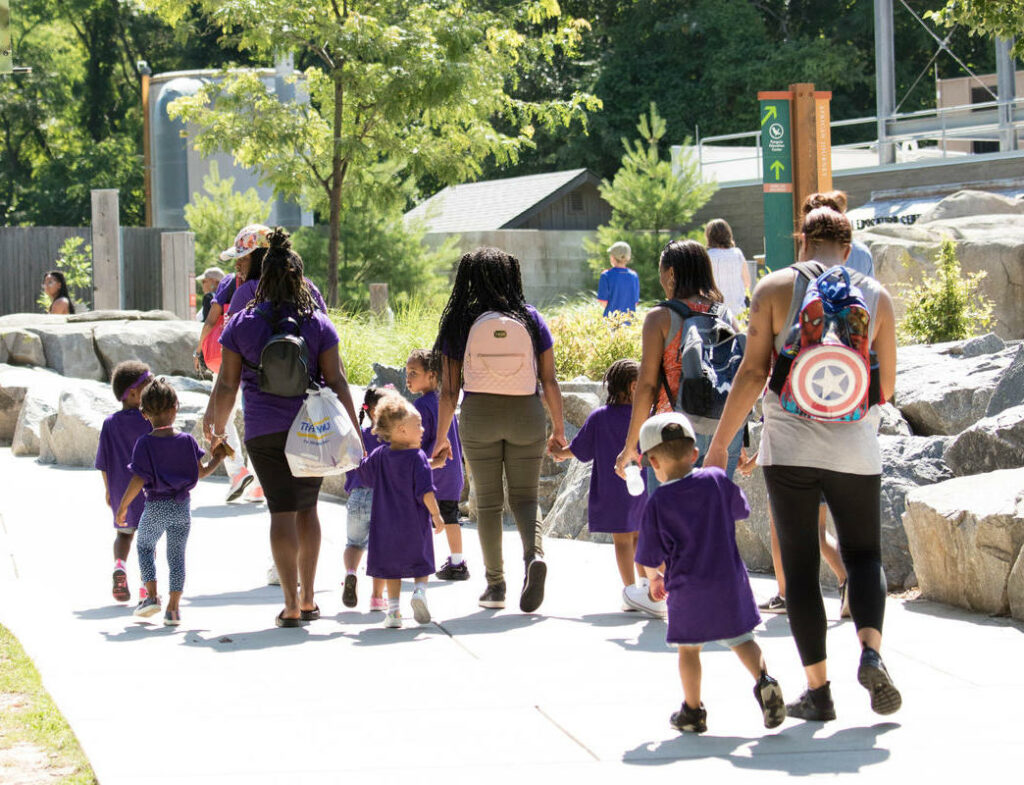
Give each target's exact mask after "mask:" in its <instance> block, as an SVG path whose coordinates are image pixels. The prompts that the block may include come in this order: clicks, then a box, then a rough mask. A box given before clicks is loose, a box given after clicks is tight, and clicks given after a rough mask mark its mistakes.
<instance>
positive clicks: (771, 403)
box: [704, 207, 901, 720]
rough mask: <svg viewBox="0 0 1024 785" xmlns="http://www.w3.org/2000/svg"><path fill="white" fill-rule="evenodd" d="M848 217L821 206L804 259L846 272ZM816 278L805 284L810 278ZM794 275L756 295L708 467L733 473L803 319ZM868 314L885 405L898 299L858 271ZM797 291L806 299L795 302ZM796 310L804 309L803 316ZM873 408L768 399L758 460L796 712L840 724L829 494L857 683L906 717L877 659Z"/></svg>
mask: <svg viewBox="0 0 1024 785" xmlns="http://www.w3.org/2000/svg"><path fill="white" fill-rule="evenodd" d="M852 234H853V233H852V230H851V227H850V221H849V219H847V218H846V216H845V215H843V214H841V213H839V212H837V211H835V210H833V209H831V208H829V207H820V208H817V209H815V210H812V211H811V212H810V213H808V214H807V215H806V216H805V218H804V222H803V227H802V230H801V253H800V258H801V260H802V261H816V262H818V263H820V264H821V265H823V266H824V267H833V266H836V265H841V264H843V263H844V262H845V261H846V259H847V258H848V256H849V254H850V244H851V240H852ZM805 280H806V279H804V281H805ZM804 281H801V275H800V273H799V272H798V271H797V270H794V269H793V268H787V269H784V270H779V271H776V272H773V273H771V274H770V275H768V276H766V277H765V278H764V279H762V280H761V281H760V283H758V285H757V288H756V289H755V290H754V295H753V299H752V302H751V306H750V326H749V329H748V332H747V350H746V353H745V355H744V357H743V363H742V365H741V366H740V369H739V371H738V372H737V374H736V378H735V380H734V382H733V387H732V390H731V392H730V393H729V398H728V401H727V403H726V406H725V411H724V412H723V414H722V419H721V421H720V423H719V426H718V430H717V431H716V432H715V435H714V437H713V438H712V440H711V445H710V447H709V449H708V454H707V457H706V458H705V460H704V464H705V465H706V466H719V467H724V466H725V465H726V445H728V443H729V442H730V440H731V439H732V437H733V436H734V434H735V433H736V431H737V430H739V428H740V427H741V426H742V424H743V419H744V417H745V414H746V412H748V411H750V408H751V406H753V404H754V402H755V401H756V400H757V398H758V396H760V394H761V391H762V390H764V388H765V383H766V382H767V381H768V377H769V373H770V372H771V370H772V365H773V362H774V359H775V357H776V356H777V354H778V352H779V351H780V350H781V348H782V344H783V342H784V341H785V336H786V334H787V333H788V332H789V329H790V327H791V325H792V324H793V320H794V319H795V318H796V315H797V313H798V311H799V303H796V300H797V299H798V298H800V299H802V291H805V287H804V286H803V283H804ZM852 282H853V284H854V285H855V286H857V287H858V288H859V289H860V291H861V293H862V294H863V299H864V301H865V303H866V305H867V309H868V312H869V314H870V325H869V331H870V332H869V335H870V339H871V349H872V351H873V352H874V353H875V355H876V357H877V360H878V382H879V388H880V393H881V398H882V400H886V399H888V398H890V397H891V396H892V393H893V389H894V387H895V382H896V326H895V317H894V314H893V305H892V298H891V297H890V296H889V293H888V292H887V291H886V290H885V289H884V288H883V287H882V286H881V284H879V283H878V282H877V281H875V280H874V279H873V278H868V277H866V276H861V275H859V274H854V275H853V281H852ZM794 292H796V295H797V296H796V297H795V296H794ZM794 305H796V306H797V307H796V308H794ZM877 430H878V418H877V413H876V411H874V410H871V411H869V414H868V416H866V417H864V418H862V419H860V420H857V421H853V422H820V421H817V420H812V419H809V418H806V417H802V416H798V415H796V414H791V413H790V412H788V411H786V410H784V409H783V407H782V406H781V405H780V402H779V396H778V395H776V394H775V393H774V392H770V391H769V392H768V393H766V394H765V398H764V433H763V435H762V438H761V456H760V463H761V465H762V466H764V474H765V484H766V485H767V487H768V495H769V498H770V502H771V508H772V515H773V517H774V519H775V526H776V529H777V532H778V536H779V544H780V547H781V550H782V564H783V571H784V573H785V578H786V585H787V591H786V605H787V610H788V612H789V619H790V625H791V627H792V630H793V637H794V639H795V641H796V645H797V650H798V651H799V653H800V659H801V661H802V663H803V666H804V671H805V673H806V675H807V685H808V686H807V690H806V691H805V692H804V694H803V695H801V696H800V699H799V700H798V701H796V702H795V703H793V704H790V705H789V706H787V711H788V713H789V714H790V716H793V717H799V718H802V719H808V720H831V719H835V716H836V715H835V707H834V705H833V703H832V695H831V691H830V689H829V681H828V673H827V669H826V653H825V632H826V622H825V608H824V604H823V602H822V598H821V587H820V584H819V581H818V570H819V566H820V557H819V551H818V526H817V520H818V503H819V500H820V499H821V497H822V496H823V495H824V497H825V500H826V501H827V502H828V506H829V508H830V509H831V511H832V516H833V519H834V520H835V524H836V533H837V535H838V538H839V550H840V553H841V554H842V557H843V562H844V564H845V566H846V570H847V573H848V575H849V577H848V589H847V591H848V596H849V603H850V612H851V615H852V616H853V621H854V624H855V626H856V628H857V637H858V639H859V642H860V645H861V660H860V666H859V668H858V671H857V678H858V681H859V682H860V683H861V684H862V685H863V686H864V687H865V688H866V689H867V690H868V691H869V693H870V695H871V708H872V709H873V710H874V711H876V712H877V713H879V714H889V713H892V712H894V711H896V710H897V709H898V708H899V707H900V704H901V697H900V693H899V691H898V690H897V689H896V687H895V686H894V685H893V683H892V680H891V678H890V677H889V673H888V671H887V670H886V668H885V665H884V664H883V663H882V659H881V657H880V656H879V653H878V651H879V649H880V647H881V642H882V620H883V617H884V613H885V592H886V583H885V574H884V572H883V570H882V560H881V512H880V496H881V472H882V465H881V456H880V452H879V447H878V437H877Z"/></svg>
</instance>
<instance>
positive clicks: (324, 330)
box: [220, 303, 338, 441]
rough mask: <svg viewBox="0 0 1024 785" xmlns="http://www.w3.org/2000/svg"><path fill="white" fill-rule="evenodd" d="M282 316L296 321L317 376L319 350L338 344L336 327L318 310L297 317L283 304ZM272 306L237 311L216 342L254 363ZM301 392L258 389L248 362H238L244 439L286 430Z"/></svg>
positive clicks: (266, 338) (267, 334)
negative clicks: (272, 392) (289, 395)
mask: <svg viewBox="0 0 1024 785" xmlns="http://www.w3.org/2000/svg"><path fill="white" fill-rule="evenodd" d="M281 315H282V317H287V316H291V317H292V318H294V319H295V320H296V321H298V323H299V332H300V333H301V335H302V337H303V338H304V339H305V341H306V346H307V347H308V348H309V366H310V367H309V370H310V375H311V376H312V377H313V378H314V379H319V378H320V366H319V358H320V353H321V352H323V351H325V350H327V349H330V348H331V347H332V346H337V345H338V331H337V330H335V329H334V325H333V324H331V320H330V319H328V318H327V316H326V315H325V314H323V313H321V312H320V311H315V312H314V313H313V314H312V315H310V316H308V317H299V316H298V314H297V313H296V312H295V309H294V308H290V307H283V308H282V309H281ZM272 320H273V307H272V306H271V305H270V304H269V303H262V304H261V305H260V306H259V307H258V308H254V309H253V310H251V311H249V310H244V311H239V312H238V313H237V314H235V316H234V317H232V319H231V321H229V322H228V323H227V325H226V326H225V327H224V332H223V333H222V334H221V336H220V343H221V345H222V346H223V347H224V348H225V349H228V350H229V351H232V352H235V353H236V354H240V355H241V356H242V358H243V359H245V360H248V361H249V362H250V363H252V364H253V365H258V364H259V361H260V353H261V352H262V351H263V347H264V346H266V344H267V341H269V340H270V336H271V335H273V327H272ZM305 398H306V396H305V395H296V396H295V397H294V398H284V397H282V396H280V395H270V394H269V393H265V392H262V391H261V390H260V386H259V374H258V373H257V372H256V371H254V370H252V369H251V368H250V367H249V366H247V365H243V366H242V399H243V404H244V406H243V409H244V412H245V438H246V441H248V440H249V439H254V438H256V437H257V436H266V435H267V434H268V433H281V432H282V431H287V430H288V429H289V428H290V427H291V425H292V421H293V420H294V419H295V415H296V414H298V413H299V409H301V408H302V402H303V401H304V400H305Z"/></svg>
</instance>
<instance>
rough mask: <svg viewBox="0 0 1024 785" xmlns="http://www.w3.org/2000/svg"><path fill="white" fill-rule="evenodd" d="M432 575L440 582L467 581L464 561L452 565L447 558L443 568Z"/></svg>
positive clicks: (467, 575)
mask: <svg viewBox="0 0 1024 785" xmlns="http://www.w3.org/2000/svg"><path fill="white" fill-rule="evenodd" d="M434 575H435V576H436V577H438V578H440V579H441V580H442V581H466V580H469V567H467V566H466V562H465V561H461V562H459V563H458V564H452V557H451V556H449V557H448V558H447V559H446V560H445V563H444V566H443V567H442V568H441V569H440V570H438V571H437V572H435V573H434Z"/></svg>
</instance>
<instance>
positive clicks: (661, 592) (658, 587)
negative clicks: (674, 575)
mask: <svg viewBox="0 0 1024 785" xmlns="http://www.w3.org/2000/svg"><path fill="white" fill-rule="evenodd" d="M650 590H651V599H652V600H655V601H656V602H661V601H662V600H663V599H665V598H666V597H668V592H667V591H665V578H664V576H662V575H659V576H657V577H656V578H651V585H650Z"/></svg>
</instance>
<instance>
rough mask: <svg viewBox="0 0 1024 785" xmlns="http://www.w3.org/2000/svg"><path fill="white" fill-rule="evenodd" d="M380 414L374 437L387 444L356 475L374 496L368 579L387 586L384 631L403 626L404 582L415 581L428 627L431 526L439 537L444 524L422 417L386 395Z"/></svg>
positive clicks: (416, 604)
mask: <svg viewBox="0 0 1024 785" xmlns="http://www.w3.org/2000/svg"><path fill="white" fill-rule="evenodd" d="M376 413H377V422H376V424H375V425H374V426H373V432H374V434H375V435H376V436H377V438H379V439H381V440H382V441H385V442H388V444H386V445H381V446H380V447H378V448H377V449H376V450H374V451H373V452H372V453H370V455H369V456H368V457H366V458H363V460H362V462H361V463H360V464H359V468H358V469H357V471H358V473H359V479H360V481H361V482H362V483H363V484H365V485H366V486H367V487H369V488H373V491H374V493H373V504H372V507H371V511H370V542H369V549H368V552H367V556H366V573H367V574H368V575H372V576H373V577H374V578H384V579H385V580H386V582H387V589H388V613H387V616H386V617H385V618H384V626H385V627H392V628H398V627H401V626H402V614H401V611H400V610H399V602H398V600H399V595H400V593H401V591H402V578H414V579H415V581H416V587H415V589H414V590H413V593H412V611H413V617H414V618H415V619H416V621H418V622H419V623H420V624H427V623H428V622H429V621H430V610H429V609H428V608H427V579H428V578H429V577H430V573H432V572H433V571H434V543H433V540H432V538H431V531H430V529H431V526H430V524H431V520H433V523H434V526H433V529H434V531H433V533H434V534H440V533H441V532H442V531H444V519H443V518H441V510H440V509H438V506H437V499H436V498H435V496H434V483H433V478H432V476H431V472H430V464H429V463H427V456H426V455H425V454H424V452H423V450H422V449H420V446H421V445H422V443H423V425H422V423H421V422H420V415H419V412H417V411H416V409H414V408H413V405H412V404H411V403H409V402H408V401H407V400H405V398H403V397H402V396H401V395H398V394H397V393H388V394H386V395H383V396H382V397H381V399H380V400H379V401H378V402H377V411H376Z"/></svg>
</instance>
